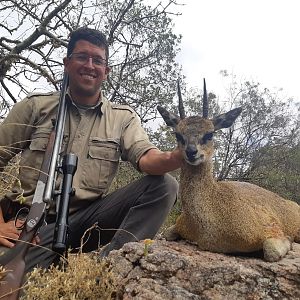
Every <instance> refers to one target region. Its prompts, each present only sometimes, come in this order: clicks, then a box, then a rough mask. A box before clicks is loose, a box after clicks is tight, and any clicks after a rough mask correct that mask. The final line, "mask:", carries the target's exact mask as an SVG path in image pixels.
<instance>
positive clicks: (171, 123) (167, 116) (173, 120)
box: [157, 105, 180, 127]
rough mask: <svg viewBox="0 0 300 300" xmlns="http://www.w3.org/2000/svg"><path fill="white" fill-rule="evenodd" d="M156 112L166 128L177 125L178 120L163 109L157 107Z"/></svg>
mask: <svg viewBox="0 0 300 300" xmlns="http://www.w3.org/2000/svg"><path fill="white" fill-rule="evenodd" d="M157 110H158V111H159V113H160V114H161V116H162V117H163V119H164V120H165V122H166V124H167V125H168V126H171V127H175V126H176V125H177V124H178V123H179V121H180V118H179V117H178V116H176V115H174V114H172V113H169V112H168V111H167V110H166V109H165V108H163V107H161V106H159V105H158V106H157Z"/></svg>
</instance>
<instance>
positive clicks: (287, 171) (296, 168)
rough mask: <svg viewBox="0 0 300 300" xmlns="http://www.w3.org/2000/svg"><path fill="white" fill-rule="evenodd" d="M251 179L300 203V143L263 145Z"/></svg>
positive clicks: (254, 160)
mask: <svg viewBox="0 0 300 300" xmlns="http://www.w3.org/2000/svg"><path fill="white" fill-rule="evenodd" d="M252 164H253V165H257V167H256V168H255V169H254V170H253V171H252V174H251V181H252V182H254V183H256V184H258V185H260V186H262V187H265V188H267V189H269V190H271V191H273V192H276V193H278V194H280V195H281V196H283V197H285V198H287V199H290V200H294V201H296V202H298V203H299V204H300V144H296V145H275V146H273V147H262V148H261V149H259V151H257V153H256V155H255V156H254V158H253V160H252Z"/></svg>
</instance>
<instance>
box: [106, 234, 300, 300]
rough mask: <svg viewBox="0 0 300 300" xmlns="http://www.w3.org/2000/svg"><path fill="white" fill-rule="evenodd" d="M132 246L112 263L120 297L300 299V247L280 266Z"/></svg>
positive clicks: (184, 248)
mask: <svg viewBox="0 0 300 300" xmlns="http://www.w3.org/2000/svg"><path fill="white" fill-rule="evenodd" d="M145 247H147V246H145V244H144V242H143V241H142V242H139V243H128V244H126V245H124V246H123V248H122V249H120V250H118V251H112V252H111V253H110V255H109V256H108V258H107V259H108V261H110V263H111V265H112V270H113V273H114V274H115V276H116V277H117V282H118V287H119V291H118V294H119V298H121V299H124V300H126V299H149V300H150V299H151V300H158V299H162V300H168V299H170V300H171V299H172V300H181V299H195V300H196V299H214V300H218V299H222V300H225V299H228V300H234V299H243V300H245V299H249V300H250V299H251V300H256V299H257V300H258V299H264V300H268V299H280V300H283V299H300V245H299V244H294V247H293V250H292V251H290V252H289V254H288V255H287V256H286V257H285V258H283V259H282V260H281V261H279V262H276V263H269V262H265V261H264V260H263V259H262V257H260V256H261V254H259V253H257V254H256V256H255V257H254V256H252V257H251V256H250V255H248V256H245V255H240V256H239V255H224V254H217V253H211V252H205V251H199V250H198V248H197V246H196V245H194V244H190V243H188V242H185V241H179V242H167V241H164V240H156V241H154V243H153V244H152V245H151V246H149V251H148V253H147V252H146V251H145Z"/></svg>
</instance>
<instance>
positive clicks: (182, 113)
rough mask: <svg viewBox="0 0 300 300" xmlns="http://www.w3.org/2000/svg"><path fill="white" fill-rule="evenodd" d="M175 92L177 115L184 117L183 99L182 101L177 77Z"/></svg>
mask: <svg viewBox="0 0 300 300" xmlns="http://www.w3.org/2000/svg"><path fill="white" fill-rule="evenodd" d="M177 94H178V110H179V116H180V119H184V118H185V112H184V107H183V101H182V95H181V89H180V83H179V79H178V80H177Z"/></svg>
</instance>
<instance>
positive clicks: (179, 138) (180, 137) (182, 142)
mask: <svg viewBox="0 0 300 300" xmlns="http://www.w3.org/2000/svg"><path fill="white" fill-rule="evenodd" d="M175 137H176V140H177V142H178V143H181V144H182V145H185V140H184V138H183V136H182V135H181V134H180V133H177V132H175Z"/></svg>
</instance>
